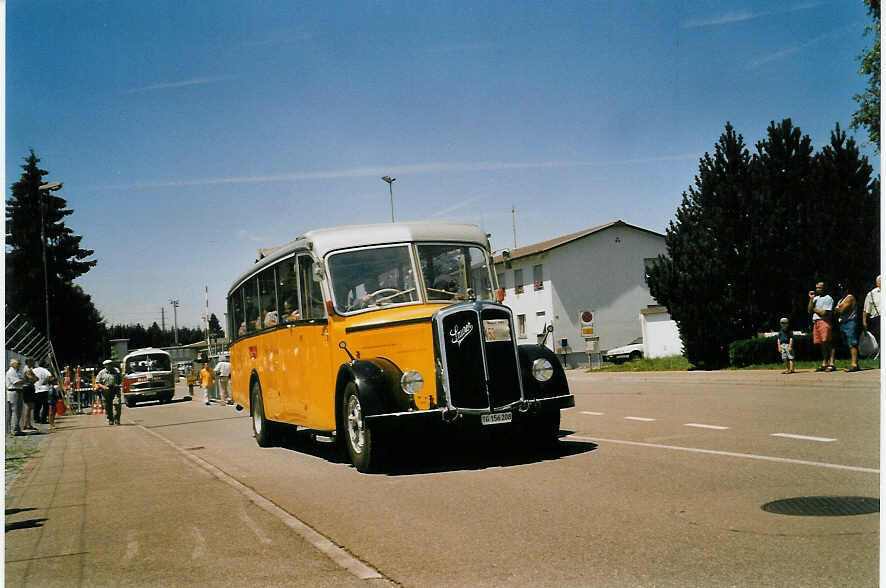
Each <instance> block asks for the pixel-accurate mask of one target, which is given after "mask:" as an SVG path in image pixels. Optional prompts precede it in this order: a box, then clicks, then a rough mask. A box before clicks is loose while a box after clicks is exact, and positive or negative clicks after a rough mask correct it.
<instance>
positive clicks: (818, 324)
mask: <svg viewBox="0 0 886 588" xmlns="http://www.w3.org/2000/svg"><path fill="white" fill-rule="evenodd" d="M833 310H834V299H833V298H831V297H830V296H829V295H828V294H827V288H826V285H825V283H824V282H818V283H817V284H815V291H814V292H813V291H810V292H809V304H808V305H807V307H806V312H808V313H810V314H811V315H812V342H813V343H814V344H816V345H818V346H819V348H820V349H821V365H820V366H818V367H817V368H815V371H817V372H824V371H828V372H832V371H834V347H833V345H831V322H830V321H831V312H832V311H833Z"/></svg>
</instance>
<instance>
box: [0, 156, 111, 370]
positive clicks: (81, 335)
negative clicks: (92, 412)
mask: <svg viewBox="0 0 886 588" xmlns="http://www.w3.org/2000/svg"><path fill="white" fill-rule="evenodd" d="M39 162H40V159H39V158H38V157H37V156H36V155H35V154H34V151H33V150H31V152H30V155H29V156H28V157H27V158H25V163H24V165H22V169H23V170H24V171H23V173H22V175H21V177H20V179H19V180H18V181H17V182H15V183H14V184H12V186H11V192H12V195H11V197H10V198H9V199H8V200H7V201H6V306H7V308H8V309H9V311H10V312H13V313H16V314H24V315H26V316H27V317H28V318H29V319H30V320H31V321H32V323H33V324H35V325H36V326H37V327H38V328H39V329H40V331H41V332H43V333H46V313H45V298H44V291H45V289H44V277H43V240H42V238H41V217H42V227H43V228H44V230H45V238H46V274H47V275H46V281H47V283H48V293H49V312H50V324H51V326H52V329H51V333H50V334H51V337H52V342H53V345H54V348H55V351H56V355H57V357H58V358H59V359H60V360H61V361H63V362H68V363H87V362H91V361H94V360H96V359H98V357H99V356H100V355H101V345H102V338H103V326H102V324H101V316H100V314H99V313H98V311H97V310H96V309H95V307H94V305H93V304H92V300H91V299H90V297H89V295H87V294H86V293H85V292H83V290H82V289H80V288H79V287H78V286H76V285H75V284H74V283H73V282H74V280H75V279H76V278H78V277H80V276H82V275H83V274H85V273H86V272H88V271H89V270H90V269H91V268H92V267H94V266H95V264H96V261H95V260H90V259H88V258H89V257H90V256H92V254H93V251H91V250H88V249H83V248H81V247H80V241H81V239H82V237H80V236H79V235H75V234H74V232H73V231H72V230H71V229H70V228H68V227H67V226H65V222H64V219H65V217H66V216H68V215H70V214H72V212H73V211H72V210H70V209H68V208H67V201H66V200H65V199H64V198H62V197H60V196H59V195H58V194H57V192H41V191H40V189H39V188H40V186H41V185H42V184H44V183H46V182H45V180H44V178H43V176H45V175H47V174H48V173H49V172H47V171H46V170H43V169H40V167H39V165H38V164H39Z"/></svg>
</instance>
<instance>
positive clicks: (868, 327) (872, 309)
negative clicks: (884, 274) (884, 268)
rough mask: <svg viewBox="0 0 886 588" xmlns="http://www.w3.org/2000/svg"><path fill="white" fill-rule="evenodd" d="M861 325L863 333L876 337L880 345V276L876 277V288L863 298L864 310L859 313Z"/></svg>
mask: <svg viewBox="0 0 886 588" xmlns="http://www.w3.org/2000/svg"><path fill="white" fill-rule="evenodd" d="M861 324H862V326H863V327H864V330H865V331H869V332H870V333H871V335H873V336H874V337H876V339H877V344H878V345H879V344H880V276H877V287H876V288H874V289H873V290H871V291H870V292H868V295H867V296H865V297H864V309H863V311H862V313H861Z"/></svg>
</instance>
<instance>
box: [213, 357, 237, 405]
mask: <svg viewBox="0 0 886 588" xmlns="http://www.w3.org/2000/svg"><path fill="white" fill-rule="evenodd" d="M215 375H216V376H218V398H219V400H220V401H222V402H224V403H225V404H234V401H233V400H232V399H231V362H229V361H228V358H227V357H226V356H224V355H222V356H221V359H220V361H219V362H218V363H217V364H215Z"/></svg>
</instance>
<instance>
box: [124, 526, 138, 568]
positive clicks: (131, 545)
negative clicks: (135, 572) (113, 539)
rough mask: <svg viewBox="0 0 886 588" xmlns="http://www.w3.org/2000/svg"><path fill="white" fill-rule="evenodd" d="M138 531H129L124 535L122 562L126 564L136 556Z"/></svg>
mask: <svg viewBox="0 0 886 588" xmlns="http://www.w3.org/2000/svg"><path fill="white" fill-rule="evenodd" d="M137 537H138V531H136V530H135V529H130V530H129V532H128V533H126V553H125V554H124V555H123V561H124V563H125V562H128V561H129V560H131V559H132V558H134V557H135V556H136V555H137V554H138V539H137Z"/></svg>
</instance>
